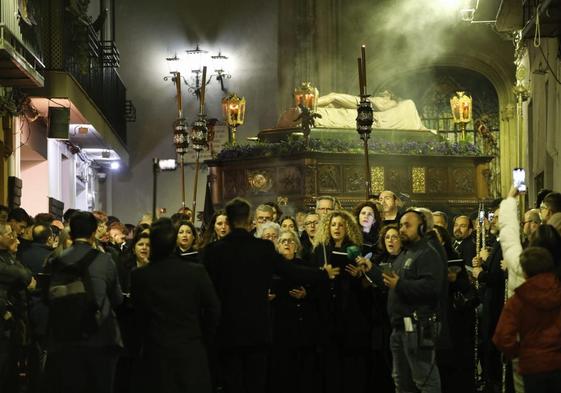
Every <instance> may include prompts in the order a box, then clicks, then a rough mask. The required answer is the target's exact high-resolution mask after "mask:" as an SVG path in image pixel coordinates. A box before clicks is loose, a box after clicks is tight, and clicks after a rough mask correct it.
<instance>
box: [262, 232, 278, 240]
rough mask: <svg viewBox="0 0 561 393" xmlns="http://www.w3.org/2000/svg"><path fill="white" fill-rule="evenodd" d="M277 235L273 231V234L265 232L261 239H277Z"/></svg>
mask: <svg viewBox="0 0 561 393" xmlns="http://www.w3.org/2000/svg"><path fill="white" fill-rule="evenodd" d="M278 237H279V236H278V235H277V234H275V233H273V234H268V233H267V234H265V235H263V239H265V240H277V239H278Z"/></svg>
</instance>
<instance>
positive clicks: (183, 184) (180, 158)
mask: <svg viewBox="0 0 561 393" xmlns="http://www.w3.org/2000/svg"><path fill="white" fill-rule="evenodd" d="M179 165H180V166H181V207H185V206H186V204H185V159H184V158H183V154H180V155H179Z"/></svg>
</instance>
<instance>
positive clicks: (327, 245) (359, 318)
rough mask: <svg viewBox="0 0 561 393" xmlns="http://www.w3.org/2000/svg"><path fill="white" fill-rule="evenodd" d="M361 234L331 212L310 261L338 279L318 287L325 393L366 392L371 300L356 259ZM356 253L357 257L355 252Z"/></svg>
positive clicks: (349, 219) (348, 220)
mask: <svg viewBox="0 0 561 393" xmlns="http://www.w3.org/2000/svg"><path fill="white" fill-rule="evenodd" d="M361 245H362V235H361V233H360V228H359V226H358V225H357V223H356V221H355V220H354V218H353V217H352V215H351V214H349V213H347V212H345V211H333V212H331V213H329V214H328V215H327V216H325V217H324V218H323V219H322V221H321V222H320V225H319V228H318V231H317V233H316V235H315V237H314V249H313V251H312V257H311V260H312V261H313V263H314V265H315V266H323V265H324V264H325V263H328V264H331V265H332V266H333V267H339V268H340V269H341V274H340V275H339V276H338V277H337V278H336V279H335V280H333V281H331V282H329V283H327V284H326V285H323V286H322V287H320V288H318V291H319V294H318V295H319V299H320V302H319V304H320V323H321V329H320V330H319V334H320V335H321V345H320V350H321V352H322V353H321V361H322V365H321V368H322V379H323V384H324V392H326V393H330V392H334V393H335V392H337V393H345V392H353V393H354V392H356V393H363V392H364V391H366V381H367V380H368V376H369V374H370V373H369V370H368V367H369V362H370V354H371V350H370V334H371V326H370V317H371V307H372V306H371V300H372V297H371V295H370V291H369V290H368V287H366V286H364V285H363V281H362V279H361V276H362V269H361V268H360V267H359V266H358V264H357V261H358V260H359V259H360V258H361V257H360V256H359V257H356V255H357V254H359V253H360V247H361ZM357 251H358V252H357Z"/></svg>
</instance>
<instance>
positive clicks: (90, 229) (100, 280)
mask: <svg viewBox="0 0 561 393" xmlns="http://www.w3.org/2000/svg"><path fill="white" fill-rule="evenodd" d="M96 228H97V221H96V219H95V217H94V215H93V214H92V213H90V212H78V213H75V214H74V215H73V216H72V218H71V219H70V237H71V238H72V241H73V244H72V247H70V248H68V249H67V250H65V251H64V252H63V253H62V254H61V255H60V256H59V257H58V258H57V262H56V263H57V264H60V266H66V267H68V266H72V265H75V264H77V263H80V262H81V261H82V260H84V259H85V257H86V256H87V254H89V253H90V252H91V250H92V245H93V244H94V242H95V231H96ZM87 276H89V278H90V280H91V287H92V292H93V295H94V298H95V303H96V304H97V307H98V308H99V311H100V316H99V329H98V330H97V331H96V332H95V333H94V334H92V335H91V336H89V337H88V338H84V339H81V340H79V341H64V342H63V341H60V340H58V339H55V338H53V341H52V347H51V350H56V352H57V357H58V359H59V360H60V365H61V370H62V392H63V393H67V392H68V393H74V392H96V393H97V392H112V391H113V382H114V381H113V380H114V375H115V367H116V364H117V359H118V355H119V350H120V348H122V346H123V343H122V340H121V332H120V330H119V325H118V324H117V318H116V316H115V312H114V309H115V308H116V307H117V306H119V305H120V304H121V303H122V301H123V294H122V292H121V286H120V285H119V279H118V277H117V267H116V266H115V262H113V260H112V259H111V257H110V256H109V255H106V254H103V253H97V255H96V256H95V259H93V261H92V262H91V263H90V264H89V266H88V269H87Z"/></svg>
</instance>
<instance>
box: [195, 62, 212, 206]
mask: <svg viewBox="0 0 561 393" xmlns="http://www.w3.org/2000/svg"><path fill="white" fill-rule="evenodd" d="M205 90H206V66H204V67H203V75H202V83H201V89H200V92H199V115H198V118H197V120H196V121H195V122H194V123H193V128H191V146H192V147H193V150H195V152H196V157H195V183H194V185H193V209H192V210H193V217H196V214H197V210H196V209H197V183H198V181H199V168H200V153H201V151H202V150H203V149H205V148H206V147H207V146H208V141H207V134H208V128H207V125H206V114H205Z"/></svg>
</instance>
